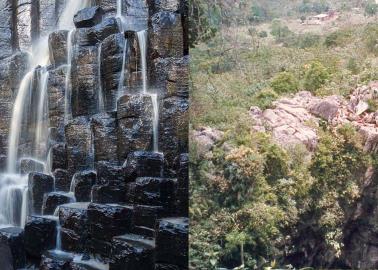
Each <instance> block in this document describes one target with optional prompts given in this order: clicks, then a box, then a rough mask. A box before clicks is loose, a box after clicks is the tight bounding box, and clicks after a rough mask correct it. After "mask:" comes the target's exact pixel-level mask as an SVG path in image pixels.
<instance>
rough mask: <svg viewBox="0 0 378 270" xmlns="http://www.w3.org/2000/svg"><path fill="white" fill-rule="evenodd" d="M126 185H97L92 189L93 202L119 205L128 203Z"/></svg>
mask: <svg viewBox="0 0 378 270" xmlns="http://www.w3.org/2000/svg"><path fill="white" fill-rule="evenodd" d="M126 191H127V188H126V186H125V184H112V183H110V184H104V185H95V186H93V188H92V201H93V202H95V203H119V202H126V200H125V193H126Z"/></svg>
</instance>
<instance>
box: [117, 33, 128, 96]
mask: <svg viewBox="0 0 378 270" xmlns="http://www.w3.org/2000/svg"><path fill="white" fill-rule="evenodd" d="M128 56H129V50H128V40H127V39H125V43H124V46H123V56H122V70H121V74H120V77H119V83H118V91H117V100H118V99H119V98H120V97H122V96H123V95H124V94H125V92H124V82H125V70H126V63H127V59H128Z"/></svg>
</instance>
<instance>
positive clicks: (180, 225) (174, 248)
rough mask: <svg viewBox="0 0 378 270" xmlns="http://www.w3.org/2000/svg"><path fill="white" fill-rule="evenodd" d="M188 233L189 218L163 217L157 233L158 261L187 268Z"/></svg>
mask: <svg viewBox="0 0 378 270" xmlns="http://www.w3.org/2000/svg"><path fill="white" fill-rule="evenodd" d="M188 233H189V219H188V218H165V219H161V220H160V221H159V226H158V227H157V234H156V261H157V262H159V263H168V264H173V265H178V266H180V269H181V268H183V269H187V267H188V241H189V240H188Z"/></svg>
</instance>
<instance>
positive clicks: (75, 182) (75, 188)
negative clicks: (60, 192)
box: [71, 171, 97, 202]
mask: <svg viewBox="0 0 378 270" xmlns="http://www.w3.org/2000/svg"><path fill="white" fill-rule="evenodd" d="M96 179H97V175H96V172H95V171H83V172H78V173H76V174H75V175H74V176H73V179H72V186H71V191H72V192H73V193H74V194H75V198H76V201H78V202H90V201H91V191H92V187H93V186H94V185H95V184H96Z"/></svg>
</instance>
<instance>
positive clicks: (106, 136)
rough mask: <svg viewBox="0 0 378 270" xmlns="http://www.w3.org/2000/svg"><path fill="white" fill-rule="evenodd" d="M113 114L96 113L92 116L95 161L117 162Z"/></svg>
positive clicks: (115, 126)
mask: <svg viewBox="0 0 378 270" xmlns="http://www.w3.org/2000/svg"><path fill="white" fill-rule="evenodd" d="M116 121H117V120H116V116H115V115H114V114H107V113H102V114H96V115H94V116H93V117H92V123H91V125H92V131H93V140H94V157H95V161H96V162H98V161H103V160H105V161H108V162H112V163H113V164H118V155H117V122H116Z"/></svg>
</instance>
